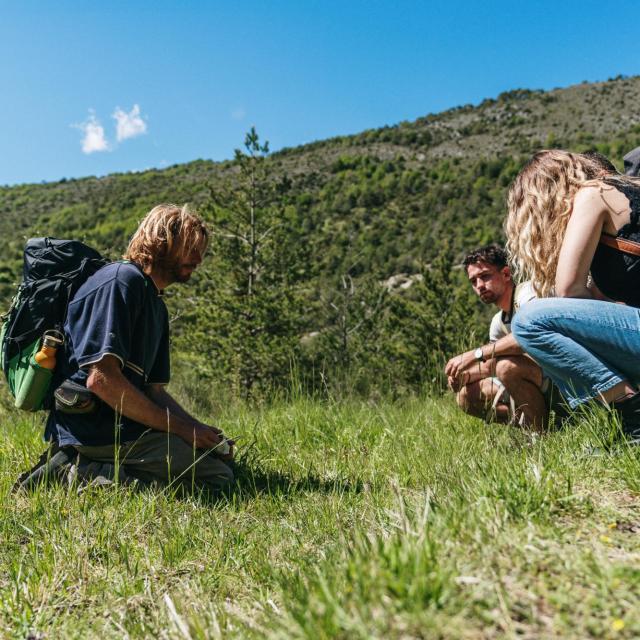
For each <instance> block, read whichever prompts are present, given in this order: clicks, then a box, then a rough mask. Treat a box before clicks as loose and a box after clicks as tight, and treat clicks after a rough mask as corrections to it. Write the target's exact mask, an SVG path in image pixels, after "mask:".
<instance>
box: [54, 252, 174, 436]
mask: <svg viewBox="0 0 640 640" xmlns="http://www.w3.org/2000/svg"><path fill="white" fill-rule="evenodd" d="M64 329H65V338H66V342H65V347H64V353H63V354H62V357H61V358H60V361H59V367H60V370H61V371H62V372H63V374H64V377H65V378H70V379H71V380H73V381H74V382H77V383H79V384H82V385H86V381H87V376H88V370H89V367H90V366H91V365H92V364H94V363H96V362H99V361H100V360H101V359H102V358H103V357H104V356H105V355H108V354H109V355H112V356H115V357H116V358H118V360H119V361H120V365H121V367H122V372H123V374H124V376H125V377H126V378H127V379H128V380H129V382H131V383H132V384H133V385H134V386H135V387H137V388H138V389H143V388H144V386H145V384H151V383H164V384H166V383H167V382H169V317H168V314H167V307H166V306H165V304H164V301H163V300H162V298H161V292H159V291H158V289H157V287H156V285H155V283H154V282H153V280H152V279H151V278H150V277H149V276H147V275H145V274H144V273H143V272H142V270H141V269H140V268H139V267H137V266H136V265H135V264H133V263H128V262H116V263H113V264H109V265H107V266H106V267H103V268H102V269H100V270H99V271H97V272H96V273H95V274H94V275H92V276H91V277H90V278H89V279H88V280H87V281H86V282H85V283H84V284H83V285H82V286H81V287H80V289H78V292H77V293H76V295H75V296H74V297H73V300H72V301H71V302H70V303H69V307H68V311H67V321H66V323H65V327H64ZM98 404H99V407H98V410H97V411H96V412H94V413H91V414H86V415H75V414H66V413H61V412H59V411H55V410H54V411H52V412H51V413H50V415H49V419H48V421H47V427H46V430H45V438H46V439H47V440H55V441H57V442H58V443H59V444H60V445H76V444H78V445H86V446H99V445H105V444H112V443H113V442H121V443H122V442H129V441H131V440H136V439H137V438H138V437H140V435H142V433H144V431H146V430H147V427H145V426H144V425H142V424H140V423H138V422H135V421H134V420H130V419H129V418H127V417H126V416H116V414H115V412H114V411H113V409H111V408H110V407H109V406H107V405H106V404H105V403H103V402H99V403H98Z"/></svg>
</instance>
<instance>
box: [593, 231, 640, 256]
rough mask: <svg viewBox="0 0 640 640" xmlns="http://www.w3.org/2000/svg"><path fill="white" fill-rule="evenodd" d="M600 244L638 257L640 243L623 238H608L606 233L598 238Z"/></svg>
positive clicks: (639, 254)
mask: <svg viewBox="0 0 640 640" xmlns="http://www.w3.org/2000/svg"><path fill="white" fill-rule="evenodd" d="M600 244H606V245H607V247H611V248H612V249H617V250H618V251H622V252H623V253H630V254H632V255H634V256H638V257H640V242H634V241H633V240H625V239H624V238H617V237H615V236H610V235H609V234H608V233H603V234H602V235H601V236H600Z"/></svg>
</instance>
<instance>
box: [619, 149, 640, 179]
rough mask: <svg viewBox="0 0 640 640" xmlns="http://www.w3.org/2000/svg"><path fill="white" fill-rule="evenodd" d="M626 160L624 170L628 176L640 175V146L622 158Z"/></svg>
mask: <svg viewBox="0 0 640 640" xmlns="http://www.w3.org/2000/svg"><path fill="white" fill-rule="evenodd" d="M622 160H623V162H624V172H625V174H626V175H628V176H634V177H637V176H640V147H636V148H635V149H632V150H631V151H629V153H627V155H626V156H625V157H624V158H623V159H622Z"/></svg>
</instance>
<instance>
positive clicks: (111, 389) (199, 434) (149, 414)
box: [87, 355, 221, 449]
mask: <svg viewBox="0 0 640 640" xmlns="http://www.w3.org/2000/svg"><path fill="white" fill-rule="evenodd" d="M87 389H89V391H91V392H92V393H95V394H96V396H98V398H100V399H101V400H102V401H103V402H105V403H106V404H108V405H109V406H110V407H111V408H112V409H114V410H115V411H117V412H118V413H121V414H122V415H124V416H126V417H127V418H130V419H131V420H135V421H136V422H140V423H141V424H144V425H145V426H147V427H150V428H151V429H155V430H156V431H168V432H170V433H173V434H175V435H177V436H178V437H180V438H182V439H183V440H184V441H185V442H188V443H189V444H193V445H194V446H195V447H197V448H203V449H212V448H213V447H215V446H216V445H218V444H219V443H220V441H221V437H220V435H219V434H218V433H217V431H215V430H214V429H211V428H210V427H207V426H206V425H203V424H202V423H200V422H198V421H197V420H194V419H193V418H190V417H188V414H186V412H184V413H183V414H182V415H180V414H179V413H177V412H173V411H172V410H171V408H170V407H163V406H160V405H158V404H156V403H155V402H154V401H153V400H152V399H151V398H149V396H147V395H146V394H145V393H143V392H142V391H140V390H139V389H137V388H136V387H134V386H133V385H132V384H131V383H130V382H129V381H128V380H127V379H126V378H125V377H124V375H123V374H122V371H121V370H120V361H119V360H118V359H117V358H116V357H115V356H110V355H106V356H104V357H103V358H102V360H100V361H99V362H96V363H95V364H93V365H91V368H90V369H89V376H88V378H87ZM185 416H187V417H185Z"/></svg>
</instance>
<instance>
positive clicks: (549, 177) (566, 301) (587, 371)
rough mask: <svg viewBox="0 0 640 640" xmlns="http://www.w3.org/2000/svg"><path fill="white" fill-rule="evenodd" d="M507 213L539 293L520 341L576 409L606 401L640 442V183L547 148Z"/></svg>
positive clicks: (517, 331) (521, 261) (520, 319)
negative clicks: (592, 401)
mask: <svg viewBox="0 0 640 640" xmlns="http://www.w3.org/2000/svg"><path fill="white" fill-rule="evenodd" d="M508 208H509V211H508V217H507V222H506V232H507V247H508V249H509V251H510V253H511V256H512V259H513V262H514V263H515V265H516V266H517V267H518V268H519V270H520V271H521V272H522V273H523V274H524V275H525V276H526V277H527V278H529V279H530V280H531V282H532V284H533V287H534V289H535V290H536V293H537V294H538V296H539V299H537V300H533V301H531V302H530V303H529V304H528V305H527V306H526V307H525V308H523V309H522V310H521V311H520V312H519V313H518V314H517V315H516V317H515V318H514V321H513V323H512V331H513V335H514V336H515V338H516V340H517V341H518V343H519V344H520V346H521V347H522V348H523V349H524V350H525V351H526V352H527V353H528V354H529V355H530V356H531V357H533V358H534V359H535V360H536V362H538V363H539V364H540V366H541V367H542V369H543V371H544V372H545V374H546V375H548V376H549V377H550V378H551V379H552V380H553V381H554V383H555V384H556V385H557V386H558V387H559V389H560V390H561V392H562V395H563V396H564V398H565V399H566V400H567V402H568V404H569V405H570V406H571V407H572V408H576V407H578V406H580V405H581V404H584V403H585V402H588V401H590V400H592V399H596V400H601V401H602V402H604V403H606V404H607V405H610V406H612V407H613V408H614V410H616V411H617V412H618V414H619V415H620V417H621V422H622V426H623V430H624V431H625V433H626V435H627V436H628V438H629V440H630V442H633V443H640V393H639V392H638V383H639V382H640V311H639V310H638V307H640V280H639V279H638V271H639V270H640V180H639V179H636V178H631V177H628V176H624V175H620V174H617V173H612V172H611V171H610V170H608V169H605V168H603V166H602V163H600V162H598V161H596V160H594V159H593V158H591V157H588V156H585V155H583V154H575V153H569V152H566V151H560V150H555V149H554V150H549V151H541V152H539V153H537V154H536V155H534V156H533V158H532V159H531V160H530V161H529V162H528V163H527V164H526V165H525V167H524V168H523V169H522V171H521V172H520V174H519V175H518V176H517V177H516V179H515V181H514V183H513V184H512V185H511V188H510V191H509V198H508ZM615 302H622V303H624V304H614V303H615Z"/></svg>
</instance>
